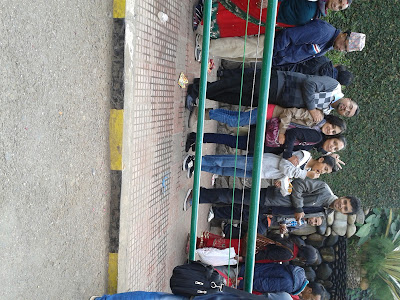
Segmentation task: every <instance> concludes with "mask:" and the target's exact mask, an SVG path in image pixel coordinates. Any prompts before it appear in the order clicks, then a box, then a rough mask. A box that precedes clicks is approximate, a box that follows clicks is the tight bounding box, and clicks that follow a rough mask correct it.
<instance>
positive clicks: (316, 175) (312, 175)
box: [307, 171, 320, 179]
mask: <svg viewBox="0 0 400 300" xmlns="http://www.w3.org/2000/svg"><path fill="white" fill-rule="evenodd" d="M319 175H320V174H319V173H317V172H315V171H308V172H307V177H308V178H311V179H316V178H319Z"/></svg>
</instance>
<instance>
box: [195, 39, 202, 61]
mask: <svg viewBox="0 0 400 300" xmlns="http://www.w3.org/2000/svg"><path fill="white" fill-rule="evenodd" d="M202 39H203V38H202V36H201V35H200V34H196V44H195V47H194V59H195V60H196V61H198V62H201V42H202Z"/></svg>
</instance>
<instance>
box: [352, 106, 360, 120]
mask: <svg viewBox="0 0 400 300" xmlns="http://www.w3.org/2000/svg"><path fill="white" fill-rule="evenodd" d="M359 113H360V105H358V103H357V109H356V111H355V112H354V115H353V117H355V116H357V115H358V114H359Z"/></svg>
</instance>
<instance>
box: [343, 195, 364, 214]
mask: <svg viewBox="0 0 400 300" xmlns="http://www.w3.org/2000/svg"><path fill="white" fill-rule="evenodd" d="M346 198H347V199H349V200H350V204H351V207H352V208H353V211H352V212H351V213H348V214H349V215H354V214H356V213H357V212H358V211H359V210H360V209H361V201H360V199H358V198H357V197H354V196H346Z"/></svg>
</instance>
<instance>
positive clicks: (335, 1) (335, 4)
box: [325, 0, 349, 11]
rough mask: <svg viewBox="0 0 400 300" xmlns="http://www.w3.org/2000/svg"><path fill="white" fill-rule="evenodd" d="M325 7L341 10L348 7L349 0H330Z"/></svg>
mask: <svg viewBox="0 0 400 300" xmlns="http://www.w3.org/2000/svg"><path fill="white" fill-rule="evenodd" d="M325 7H326V8H327V9H330V10H333V11H339V10H343V9H346V8H348V7H349V4H348V3H347V0H328V1H327V2H326V4H325Z"/></svg>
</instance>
